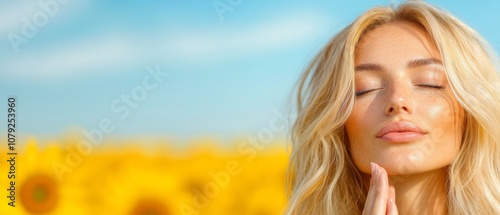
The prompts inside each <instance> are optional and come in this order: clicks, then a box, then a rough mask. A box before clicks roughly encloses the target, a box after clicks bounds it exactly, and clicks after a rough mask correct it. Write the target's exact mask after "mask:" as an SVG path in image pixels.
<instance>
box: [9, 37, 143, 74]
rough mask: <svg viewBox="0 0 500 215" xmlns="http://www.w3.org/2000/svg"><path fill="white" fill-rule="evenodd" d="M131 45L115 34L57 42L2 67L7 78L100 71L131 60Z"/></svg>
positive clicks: (26, 52)
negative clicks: (77, 40) (72, 42)
mask: <svg viewBox="0 0 500 215" xmlns="http://www.w3.org/2000/svg"><path fill="white" fill-rule="evenodd" d="M133 44H134V43H131V42H130V41H128V40H127V39H125V38H120V37H117V36H114V37H106V38H100V39H93V40H89V41H85V42H78V43H77V44H71V45H60V46H58V47H54V48H51V49H50V50H46V49H44V52H42V51H36V52H28V51H27V50H26V51H23V52H20V53H19V54H18V55H17V57H16V58H15V60H12V61H10V62H9V63H8V64H7V65H5V67H6V68H5V70H6V71H10V73H8V74H5V75H7V76H10V78H23V79H32V80H57V79H64V78H68V77H74V76H81V75H88V74H92V73H96V72H103V71H102V70H103V69H107V68H113V67H116V66H117V65H125V64H127V63H129V62H131V61H134V60H135V59H136V58H137V54H136V50H137V48H136V47H134V46H133ZM7 78H8V77H7Z"/></svg>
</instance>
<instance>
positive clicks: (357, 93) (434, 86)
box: [356, 84, 444, 96]
mask: <svg viewBox="0 0 500 215" xmlns="http://www.w3.org/2000/svg"><path fill="white" fill-rule="evenodd" d="M417 86H420V87H429V88H434V89H444V87H443V86H439V85H433V84H419V85H417ZM378 89H380V88H378ZM378 89H371V90H362V91H357V92H356V96H361V95H364V94H366V93H369V92H371V91H374V90H378Z"/></svg>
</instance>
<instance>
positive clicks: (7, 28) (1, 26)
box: [0, 0, 88, 35]
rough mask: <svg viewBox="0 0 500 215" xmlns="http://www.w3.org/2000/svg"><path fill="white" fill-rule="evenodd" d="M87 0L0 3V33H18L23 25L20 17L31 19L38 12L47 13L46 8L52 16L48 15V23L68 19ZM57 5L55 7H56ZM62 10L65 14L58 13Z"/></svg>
mask: <svg viewBox="0 0 500 215" xmlns="http://www.w3.org/2000/svg"><path fill="white" fill-rule="evenodd" d="M47 3H52V4H51V5H50V6H47V8H48V9H43V8H42V7H41V4H43V5H47ZM87 3H88V1H82V0H69V1H68V2H67V3H65V4H60V3H59V2H58V1H57V0H29V1H27V0H24V1H9V2H2V3H0V20H2V21H1V22H0V35H6V34H7V33H10V32H13V33H17V34H20V31H21V28H22V26H23V25H24V23H23V21H22V19H23V18H27V19H28V20H29V21H32V20H33V16H34V15H35V14H36V13H38V12H42V13H45V14H46V13H47V11H46V10H51V11H53V12H55V13H54V17H50V16H48V17H49V21H48V23H51V22H54V21H53V20H62V19H68V16H74V15H76V14H77V12H79V11H83V10H82V9H84V8H85V6H86V5H87ZM56 7H57V8H56ZM61 11H64V14H65V16H64V17H62V16H61V15H58V14H59V13H60V12H61Z"/></svg>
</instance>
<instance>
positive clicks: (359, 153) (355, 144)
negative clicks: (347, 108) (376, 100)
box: [345, 102, 377, 171]
mask: <svg viewBox="0 0 500 215" xmlns="http://www.w3.org/2000/svg"><path fill="white" fill-rule="evenodd" d="M375 111H377V110H376V109H375V106H373V105H370V103H368V102H357V103H356V104H355V105H354V108H353V111H352V113H351V115H350V117H349V118H348V119H347V121H346V124H345V128H346V132H347V136H348V138H349V148H350V149H351V150H350V153H351V157H352V159H353V160H354V163H355V164H356V166H357V167H358V168H360V169H362V170H363V169H364V168H363V165H361V164H369V161H371V160H372V158H371V156H370V154H371V153H372V152H373V151H374V148H373V147H374V145H372V144H369V142H370V141H369V140H370V138H373V137H372V136H373V135H374V132H373V128H374V127H375V126H376V122H377V119H376V116H377V114H376V113H375ZM367 168H368V170H367V171H369V167H367Z"/></svg>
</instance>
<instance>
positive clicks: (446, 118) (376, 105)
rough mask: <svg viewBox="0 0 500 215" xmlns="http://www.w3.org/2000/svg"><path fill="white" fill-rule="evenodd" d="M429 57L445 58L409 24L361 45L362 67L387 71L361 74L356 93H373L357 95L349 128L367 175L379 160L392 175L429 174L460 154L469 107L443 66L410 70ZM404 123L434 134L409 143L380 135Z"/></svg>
mask: <svg viewBox="0 0 500 215" xmlns="http://www.w3.org/2000/svg"><path fill="white" fill-rule="evenodd" d="M424 58H435V59H438V60H440V59H441V57H440V55H439V52H438V50H437V49H436V47H435V46H434V45H433V44H432V42H431V40H430V38H429V36H428V35H427V34H426V32H425V31H424V30H422V29H421V28H420V27H419V26H417V25H415V24H412V23H409V22H394V23H390V24H385V25H382V26H379V27H377V28H375V29H373V30H371V31H369V32H368V33H366V34H365V35H364V36H363V37H362V38H361V41H360V42H359V44H358V46H357V47H356V56H355V64H356V66H357V65H361V64H378V65H380V66H381V67H382V68H383V70H381V71H356V80H355V85H356V91H357V92H359V91H362V90H372V89H373V91H371V92H368V93H366V94H363V95H359V96H356V100H355V105H354V109H353V111H352V113H351V115H350V117H349V118H348V120H347V122H346V125H345V126H346V130H347V134H348V137H349V144H350V148H351V156H352V158H353V160H354V162H355V164H356V166H357V167H358V168H359V169H360V170H361V171H362V172H364V173H370V162H376V163H378V164H379V165H380V166H382V167H384V168H385V169H386V170H387V172H388V173H389V175H406V174H417V173H423V172H428V171H432V170H436V169H440V168H443V167H445V166H447V165H449V164H450V163H451V162H452V160H453V159H454V158H455V157H456V155H457V154H458V151H459V149H460V144H461V139H462V132H463V129H462V127H461V125H460V124H461V122H462V121H463V115H464V111H463V108H462V107H460V105H459V104H458V103H457V101H456V99H455V97H454V95H453V93H452V91H451V89H450V86H449V85H448V82H447V79H446V74H445V71H444V68H443V66H442V65H441V64H432V65H424V66H419V67H416V68H410V67H409V66H408V62H410V61H412V60H416V59H424ZM422 84H433V85H439V86H442V87H444V88H443V89H437V88H432V87H428V86H422ZM401 120H406V121H410V122H412V123H414V124H416V125H418V126H419V127H420V128H422V129H423V130H424V131H426V132H428V133H427V134H425V135H424V136H423V137H422V138H420V139H417V140H415V141H412V142H407V143H390V142H386V141H384V140H382V139H380V138H377V137H376V134H377V132H378V131H379V130H380V129H381V128H382V127H383V126H384V125H385V124H386V123H388V122H393V121H401Z"/></svg>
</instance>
